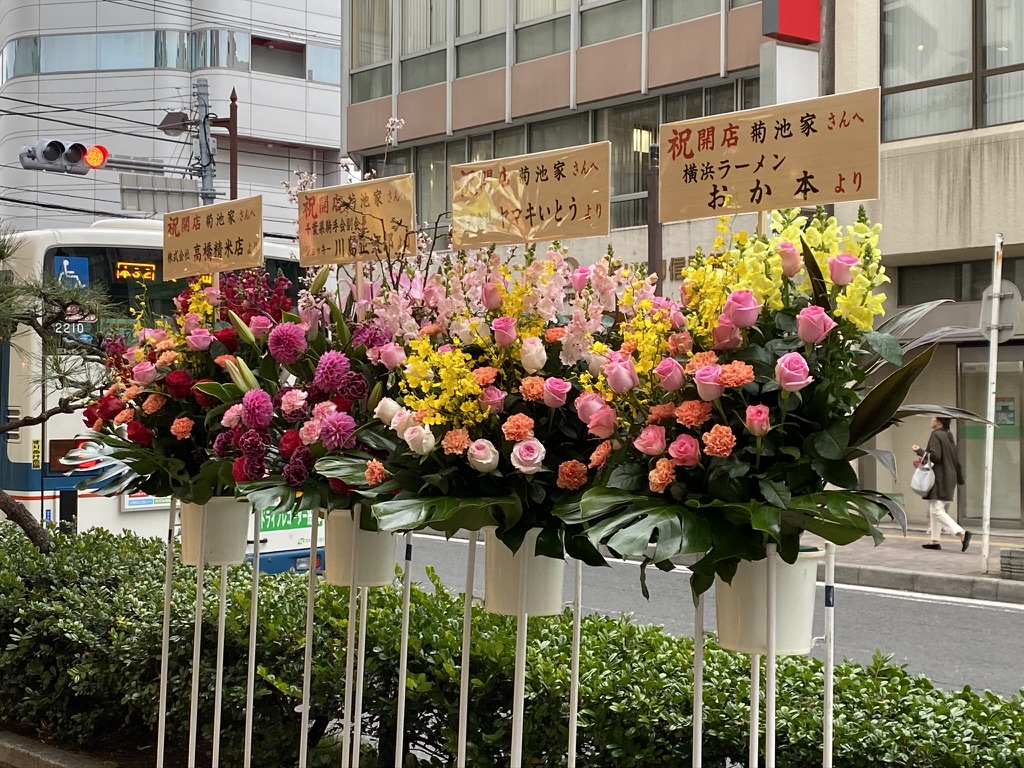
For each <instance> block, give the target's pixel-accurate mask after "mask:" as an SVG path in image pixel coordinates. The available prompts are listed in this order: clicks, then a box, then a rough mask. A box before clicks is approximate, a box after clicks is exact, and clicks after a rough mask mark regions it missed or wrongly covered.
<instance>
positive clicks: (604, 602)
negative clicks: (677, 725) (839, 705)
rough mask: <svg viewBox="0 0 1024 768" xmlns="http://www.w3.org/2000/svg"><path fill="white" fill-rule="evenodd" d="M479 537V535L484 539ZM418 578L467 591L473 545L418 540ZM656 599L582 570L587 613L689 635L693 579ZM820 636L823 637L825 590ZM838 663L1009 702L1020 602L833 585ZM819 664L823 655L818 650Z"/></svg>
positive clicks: (622, 581) (655, 584) (1017, 659)
mask: <svg viewBox="0 0 1024 768" xmlns="http://www.w3.org/2000/svg"><path fill="white" fill-rule="evenodd" d="M481 540H482V537H481ZM413 541H414V546H413V550H414V554H413V574H414V578H415V579H416V580H417V581H421V582H425V581H426V578H425V566H426V565H431V566H433V567H434V568H435V569H436V571H437V573H438V575H439V576H440V577H441V578H442V580H443V581H444V583H445V584H447V585H448V586H449V587H450V588H452V589H453V590H456V591H461V590H462V589H464V587H465V578H466V554H467V542H466V541H465V540H464V539H453V540H452V541H450V542H446V541H445V540H444V539H443V538H438V537H433V536H429V535H416V536H415V537H414V540H413ZM483 561H484V552H483V545H482V544H481V545H479V550H478V554H477V561H476V576H475V584H474V590H473V591H474V594H476V595H477V596H478V597H481V596H482V595H483V578H484V576H483V568H484V566H483ZM647 578H648V586H649V588H650V592H651V599H650V600H649V601H647V600H644V598H643V595H642V594H641V593H640V582H639V568H638V567H637V566H636V565H634V564H631V563H621V564H616V565H615V566H614V567H612V568H584V571H583V606H584V610H585V611H586V612H588V613H603V614H607V615H613V616H618V615H620V614H624V613H628V614H632V615H633V617H634V618H635V620H636V621H638V622H641V623H645V624H659V625H663V626H664V627H665V628H666V629H667V630H668V631H669V632H672V633H674V634H685V635H692V633H693V618H694V609H693V601H692V598H691V596H690V589H689V575H688V574H687V573H685V572H682V571H681V570H678V571H676V572H674V573H663V572H661V571H658V570H657V569H654V568H651V569H649V570H648V577H647ZM573 583H574V582H573V568H572V565H571V564H570V565H569V566H567V568H566V576H565V585H564V590H563V597H564V600H565V601H566V602H567V603H570V602H571V601H572V597H573V593H572V589H573ZM818 592H819V595H818V597H819V599H818V601H817V602H818V607H817V609H816V611H817V615H816V617H815V634H816V635H822V634H824V629H823V628H824V623H823V608H822V607H821V604H822V602H823V599H822V589H821V587H820V586H819V590H818ZM835 627H836V629H835V634H836V659H837V660H841V659H844V658H845V659H850V660H853V661H858V662H864V663H867V662H870V661H871V657H872V654H873V653H874V651H875V649H880V650H881V651H882V652H883V653H886V654H893V661H894V662H895V663H898V664H904V665H906V666H907V669H908V670H909V671H910V672H911V673H914V674H923V675H926V676H927V677H929V678H930V679H931V680H932V681H933V682H934V683H935V685H936V686H937V687H939V688H943V689H946V690H959V689H961V688H963V687H964V686H968V685H969V686H971V688H973V689H974V690H976V691H979V692H980V691H981V690H984V689H989V690H992V691H993V692H995V693H998V694H1000V695H1003V696H1011V695H1013V694H1016V693H1018V692H1019V691H1021V689H1024V650H1022V647H1024V643H1022V641H1021V634H1022V627H1024V605H1012V604H1006V603H991V602H984V601H978V600H965V599H961V598H946V597H940V596H934V595H924V594H918V593H912V592H898V591H892V590H880V589H872V588H866V587H855V586H847V585H842V584H839V585H837V586H836V612H835ZM705 628H706V629H707V630H709V631H714V629H715V611H714V597H713V595H712V594H709V595H708V600H707V608H706V613H705ZM813 653H814V655H815V656H817V657H818V658H823V654H822V650H821V649H820V648H816V649H815V651H814V652H813Z"/></svg>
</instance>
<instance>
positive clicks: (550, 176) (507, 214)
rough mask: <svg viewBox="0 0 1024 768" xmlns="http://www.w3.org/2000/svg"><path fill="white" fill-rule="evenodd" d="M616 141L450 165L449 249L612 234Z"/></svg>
mask: <svg viewBox="0 0 1024 768" xmlns="http://www.w3.org/2000/svg"><path fill="white" fill-rule="evenodd" d="M610 164H611V143H610V142H607V141H602V142H598V143H596V144H586V145H583V146H579V147H568V148H566V149H557V150H553V151H550V152H536V153H534V154H532V155H519V156H516V157H505V158H500V159H498V160H485V161H481V162H476V163H465V164H463V165H454V166H452V247H454V248H472V247H487V246H489V245H516V244H519V243H533V242H537V241H539V240H558V239H564V238H569V237H593V236H598V235H603V236H607V235H608V232H609V221H610V218H611V211H610V210H609V195H610V190H609V166H610Z"/></svg>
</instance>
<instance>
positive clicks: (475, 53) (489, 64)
mask: <svg viewBox="0 0 1024 768" xmlns="http://www.w3.org/2000/svg"><path fill="white" fill-rule="evenodd" d="M504 66H505V36H504V35H497V36H495V37H485V38H483V39H481V40H474V41H473V42H471V43H463V44H462V45H460V46H459V47H458V48H456V49H455V70H456V75H457V76H458V77H466V76H468V75H475V74H477V73H479V72H487V71H489V70H492V69H501V68H502V67H504Z"/></svg>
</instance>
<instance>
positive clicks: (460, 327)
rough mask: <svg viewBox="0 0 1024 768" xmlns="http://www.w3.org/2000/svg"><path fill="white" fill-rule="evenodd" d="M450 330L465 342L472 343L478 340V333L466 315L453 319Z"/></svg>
mask: <svg viewBox="0 0 1024 768" xmlns="http://www.w3.org/2000/svg"><path fill="white" fill-rule="evenodd" d="M448 331H449V333H451V335H452V336H457V337H458V339H459V341H461V342H462V343H463V344H472V343H473V342H474V341H476V334H475V333H473V326H472V325H471V321H470V320H467V319H466V318H464V317H463V318H459V319H458V320H453V321H452V324H451V326H450V327H449V329H448Z"/></svg>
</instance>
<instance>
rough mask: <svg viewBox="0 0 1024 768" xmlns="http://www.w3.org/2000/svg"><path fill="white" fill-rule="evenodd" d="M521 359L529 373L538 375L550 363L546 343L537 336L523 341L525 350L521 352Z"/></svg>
mask: <svg viewBox="0 0 1024 768" xmlns="http://www.w3.org/2000/svg"><path fill="white" fill-rule="evenodd" d="M519 359H520V361H522V363H523V368H524V369H525V370H526V372H527V373H536V372H537V371H539V370H540V369H541V368H543V367H544V364H545V363H546V362H547V361H548V353H547V350H545V349H544V342H543V341H541V340H540V339H539V338H537V337H536V336H533V337H531V338H529V339H524V340H523V348H522V349H521V350H519Z"/></svg>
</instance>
